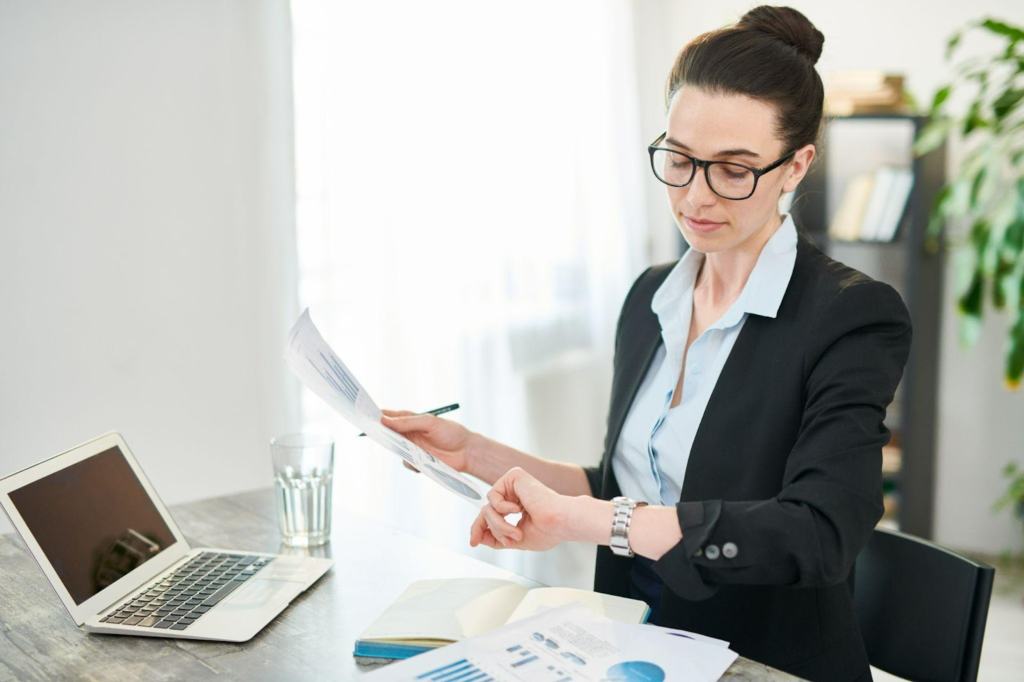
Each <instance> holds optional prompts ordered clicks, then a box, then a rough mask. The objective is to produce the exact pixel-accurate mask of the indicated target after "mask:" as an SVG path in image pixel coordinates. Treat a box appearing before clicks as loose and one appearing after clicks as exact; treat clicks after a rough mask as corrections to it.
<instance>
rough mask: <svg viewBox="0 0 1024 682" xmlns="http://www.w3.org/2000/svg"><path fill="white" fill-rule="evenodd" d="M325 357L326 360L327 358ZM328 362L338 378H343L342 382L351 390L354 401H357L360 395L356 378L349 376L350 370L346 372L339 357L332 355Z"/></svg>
mask: <svg viewBox="0 0 1024 682" xmlns="http://www.w3.org/2000/svg"><path fill="white" fill-rule="evenodd" d="M324 359H325V360H326V358H324ZM328 364H329V365H330V366H331V369H333V370H334V373H335V374H336V375H337V376H338V379H340V380H341V383H343V384H344V385H345V386H346V387H347V388H348V390H349V391H350V392H351V395H352V402H355V400H356V396H357V395H359V387H358V386H356V382H355V380H354V379H353V378H352V377H350V376H349V374H348V372H346V371H345V369H344V368H343V367H342V366H341V363H340V362H338V358H336V357H334V356H333V355H332V356H331V359H330V360H328ZM346 395H348V393H346Z"/></svg>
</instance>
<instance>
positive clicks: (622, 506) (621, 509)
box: [611, 497, 647, 557]
mask: <svg viewBox="0 0 1024 682" xmlns="http://www.w3.org/2000/svg"><path fill="white" fill-rule="evenodd" d="M612 502H613V503H615V515H614V516H612V542H611V546H612V551H613V552H615V553H616V554H618V555H619V556H627V557H631V556H633V550H632V549H630V547H629V523H630V521H631V520H632V518H633V510H634V509H636V508H637V507H646V506H647V503H646V502H639V501H637V500H632V499H630V498H628V497H613V498H612Z"/></svg>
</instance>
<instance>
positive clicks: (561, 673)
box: [367, 604, 738, 682]
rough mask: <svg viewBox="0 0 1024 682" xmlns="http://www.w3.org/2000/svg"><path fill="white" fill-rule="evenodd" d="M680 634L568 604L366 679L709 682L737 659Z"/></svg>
mask: <svg viewBox="0 0 1024 682" xmlns="http://www.w3.org/2000/svg"><path fill="white" fill-rule="evenodd" d="M677 634H683V635H684V636H682V637H679V636H675V635H677ZM686 634H688V633H681V632H679V631H673V630H668V629H667V628H654V627H652V626H649V625H633V624H628V623H619V622H616V621H613V620H611V619H610V618H606V617H605V616H602V615H601V614H598V613H595V612H593V611H591V610H590V609H588V608H586V607H584V606H581V605H579V604H570V605H567V606H562V607H559V608H557V609H551V610H550V611H545V612H543V613H540V614H538V615H536V616H533V617H532V618H527V619H526V620H520V621H516V622H515V623H512V624H510V625H506V626H504V627H500V628H498V629H497V630H492V631H490V632H488V633H486V634H483V635H479V636H477V637H471V638H469V639H464V640H462V641H461V642H456V643H455V644H449V645H448V646H445V647H441V648H439V649H435V650H433V651H428V652H426V653H422V654H418V655H416V656H413V657H412V658H408V659H406V660H403V661H398V662H397V663H392V664H391V665H388V666H386V667H384V668H383V669H381V670H377V671H374V672H372V673H370V674H369V675H367V678H368V679H371V680H373V681H374V682H397V681H398V680H466V681H468V680H480V681H484V680H493V682H606V681H609V680H616V681H619V682H664V681H665V680H687V682H705V681H706V682H712V681H713V680H718V679H719V678H720V677H721V676H722V675H723V674H724V673H725V671H726V670H728V668H729V666H731V665H732V664H733V662H734V661H735V660H736V659H737V658H738V655H737V654H736V652H734V651H731V650H730V649H728V648H726V647H723V646H720V645H719V643H718V642H717V640H716V641H715V643H704V642H700V641H696V640H695V639H693V638H692V637H688V636H685V635H686Z"/></svg>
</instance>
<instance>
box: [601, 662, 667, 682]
mask: <svg viewBox="0 0 1024 682" xmlns="http://www.w3.org/2000/svg"><path fill="white" fill-rule="evenodd" d="M664 680H665V671H664V670H662V669H661V667H660V666H657V665H655V664H653V663H650V662H648V661H626V662H625V663H616V664H615V665H613V666H612V667H610V668H608V672H607V673H605V677H604V682H664Z"/></svg>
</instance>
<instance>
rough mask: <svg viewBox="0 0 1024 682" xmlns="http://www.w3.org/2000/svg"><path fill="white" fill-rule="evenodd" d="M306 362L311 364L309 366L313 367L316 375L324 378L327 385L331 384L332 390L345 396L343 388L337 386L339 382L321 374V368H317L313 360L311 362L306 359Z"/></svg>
mask: <svg viewBox="0 0 1024 682" xmlns="http://www.w3.org/2000/svg"><path fill="white" fill-rule="evenodd" d="M306 362H308V363H309V366H310V367H312V368H313V369H314V370H316V373H317V374H319V375H320V376H321V377H323V379H324V381H326V382H327V383H329V384H330V385H331V387H332V388H333V389H334V390H335V391H337V392H338V393H341V394H342V395H344V391H342V390H341V386H339V385H338V384H337V382H336V381H334V379H333V378H331V377H329V376H327V375H326V374H324V373H323V372H321V371H320V368H319V367H317V366H316V365H315V364H313V361H312V360H310V359H309V358H306Z"/></svg>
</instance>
